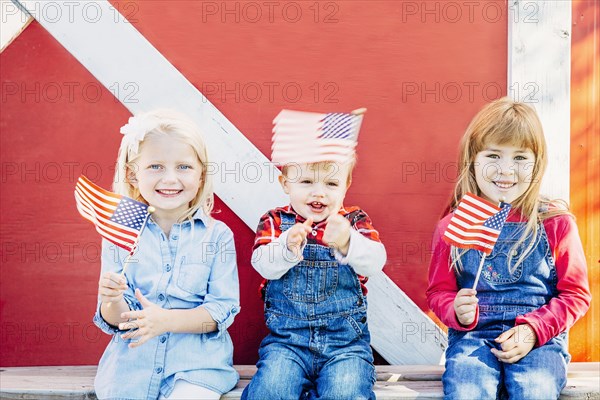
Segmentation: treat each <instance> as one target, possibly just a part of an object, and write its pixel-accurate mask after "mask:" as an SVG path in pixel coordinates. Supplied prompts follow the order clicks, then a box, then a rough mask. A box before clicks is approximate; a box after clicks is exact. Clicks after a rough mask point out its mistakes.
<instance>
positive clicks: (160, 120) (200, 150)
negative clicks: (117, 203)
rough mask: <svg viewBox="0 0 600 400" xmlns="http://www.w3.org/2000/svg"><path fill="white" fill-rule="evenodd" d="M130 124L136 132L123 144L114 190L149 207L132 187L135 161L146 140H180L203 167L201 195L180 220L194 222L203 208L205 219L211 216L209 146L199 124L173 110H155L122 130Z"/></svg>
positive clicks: (133, 119) (137, 118)
mask: <svg viewBox="0 0 600 400" xmlns="http://www.w3.org/2000/svg"><path fill="white" fill-rule="evenodd" d="M131 125H135V128H134V130H135V131H136V133H135V134H132V133H128V134H126V135H125V136H124V137H123V140H122V141H121V146H120V147H119V155H118V157H117V166H116V170H115V180H114V182H113V190H114V191H115V192H117V193H119V194H122V195H124V196H128V197H131V198H132V199H135V200H137V201H140V202H142V203H146V204H147V201H146V200H145V199H144V198H143V197H142V195H141V194H140V191H139V190H138V189H137V188H135V187H134V186H133V185H132V184H131V182H130V174H132V173H135V171H136V169H135V168H136V167H135V162H136V160H137V159H138V158H139V157H140V153H141V149H142V148H143V143H144V141H146V140H147V139H151V138H153V137H157V136H163V135H164V136H168V137H169V138H172V139H173V140H180V141H181V142H183V143H186V144H189V145H190V146H191V147H192V149H194V152H195V153H196V156H197V157H198V161H199V162H200V164H201V166H202V172H201V176H200V181H201V183H200V187H199V189H198V193H197V194H196V197H195V198H194V199H193V200H192V201H191V202H190V207H189V209H188V210H187V212H186V213H185V214H184V215H183V216H182V217H181V221H183V220H186V219H188V220H191V218H192V216H193V215H194V214H195V213H196V211H198V210H199V209H200V208H202V210H203V211H204V213H205V214H206V216H208V217H210V214H211V212H212V210H213V206H214V194H213V186H212V179H211V177H210V176H209V175H208V174H207V165H208V163H209V160H208V154H207V150H206V144H205V143H204V138H203V135H202V132H201V130H200V128H199V127H198V125H197V124H196V123H194V122H193V121H191V120H190V119H189V118H188V117H186V116H185V115H183V114H180V113H178V112H175V111H172V110H155V111H151V112H148V113H143V114H138V115H136V116H135V117H133V118H132V119H130V120H129V124H128V125H126V126H125V127H123V128H121V129H122V130H123V129H125V128H126V127H127V126H131Z"/></svg>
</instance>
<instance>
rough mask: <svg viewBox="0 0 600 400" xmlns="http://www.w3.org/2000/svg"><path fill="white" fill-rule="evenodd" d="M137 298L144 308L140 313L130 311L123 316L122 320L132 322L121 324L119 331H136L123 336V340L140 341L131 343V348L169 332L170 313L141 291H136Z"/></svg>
mask: <svg viewBox="0 0 600 400" xmlns="http://www.w3.org/2000/svg"><path fill="white" fill-rule="evenodd" d="M135 297H136V298H137V299H138V300H139V302H140V304H141V305H142V307H143V308H144V309H143V310H139V311H128V312H124V313H122V314H121V318H123V319H129V320H131V321H128V322H121V323H120V324H119V329H121V330H126V329H134V330H131V331H129V332H126V333H124V334H123V335H121V337H122V338H123V339H138V341H137V342H132V343H129V348H130V349H132V348H134V347H139V346H141V345H143V344H144V343H146V342H147V341H148V340H150V339H152V338H153V337H155V336H158V335H162V334H163V333H165V332H167V331H168V328H167V322H168V315H167V314H168V311H169V310H165V309H164V308H162V307H160V306H157V305H156V304H154V303H152V302H151V301H150V300H148V299H147V298H146V297H144V295H142V292H140V289H135Z"/></svg>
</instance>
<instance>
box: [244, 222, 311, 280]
mask: <svg viewBox="0 0 600 400" xmlns="http://www.w3.org/2000/svg"><path fill="white" fill-rule="evenodd" d="M275 217H276V216H275V215H274V213H272V212H269V213H267V214H265V215H263V216H262V218H261V220H260V222H259V225H258V229H257V233H256V239H255V241H254V251H253V252H252V260H251V263H252V266H253V267H254V269H255V270H256V271H257V272H258V273H259V274H260V275H261V276H262V277H263V278H265V279H279V278H281V277H282V276H283V275H285V274H286V273H287V272H288V271H289V270H290V268H292V267H294V266H295V265H296V264H298V263H299V262H300V261H302V251H303V250H304V246H305V244H306V236H307V235H308V233H309V232H310V231H311V225H312V220H311V219H308V220H306V221H304V223H302V224H300V223H298V224H295V225H294V226H292V227H291V228H290V229H288V230H287V231H285V232H283V233H281V234H279V226H278V224H277V223H276V222H275Z"/></svg>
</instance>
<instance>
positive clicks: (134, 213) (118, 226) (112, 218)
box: [75, 175, 149, 253]
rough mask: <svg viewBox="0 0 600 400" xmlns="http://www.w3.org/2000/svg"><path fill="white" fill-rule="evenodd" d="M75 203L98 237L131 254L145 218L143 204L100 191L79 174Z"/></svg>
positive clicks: (145, 206)
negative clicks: (94, 228) (93, 227)
mask: <svg viewBox="0 0 600 400" xmlns="http://www.w3.org/2000/svg"><path fill="white" fill-rule="evenodd" d="M75 202H76V203H77V210H78V211H79V214H81V216H82V217H83V218H85V219H87V220H89V221H90V222H92V223H93V224H94V225H95V226H96V230H97V231H98V233H99V234H100V235H101V236H102V237H104V238H105V239H106V240H108V241H110V242H112V243H114V244H116V245H117V246H119V247H122V248H124V249H126V250H128V251H129V252H130V253H132V252H133V251H134V249H135V246H136V243H137V239H138V237H139V235H140V234H141V231H142V229H143V227H144V224H145V222H146V219H147V218H148V215H149V214H148V206H147V205H146V204H144V203H140V202H139V201H135V200H132V199H130V198H129V197H126V196H121V195H120V194H116V193H112V192H109V191H108V190H104V189H102V188H101V187H100V186H98V185H95V184H94V183H92V182H91V181H90V180H89V179H88V178H86V177H85V176H83V175H82V176H80V177H79V179H78V180H77V184H76V185H75Z"/></svg>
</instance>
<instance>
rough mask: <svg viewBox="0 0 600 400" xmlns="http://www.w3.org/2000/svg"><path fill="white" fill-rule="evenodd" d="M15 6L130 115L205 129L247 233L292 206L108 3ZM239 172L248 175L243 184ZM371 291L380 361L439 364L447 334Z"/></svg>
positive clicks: (374, 287) (253, 156)
mask: <svg viewBox="0 0 600 400" xmlns="http://www.w3.org/2000/svg"><path fill="white" fill-rule="evenodd" d="M13 1H15V2H19V3H20V4H21V5H22V6H23V7H25V8H26V9H27V11H28V12H30V13H31V14H32V15H33V17H34V18H35V19H36V20H37V21H38V22H39V23H40V24H41V25H42V26H43V27H44V28H45V29H46V30H48V32H50V34H51V35H52V36H54V38H55V39H56V40H57V41H58V42H59V43H60V44H61V45H62V46H64V47H65V49H67V51H69V52H70V53H71V54H72V55H73V56H74V57H75V58H76V59H77V60H78V61H79V62H81V63H82V64H83V65H84V66H85V67H86V68H87V69H88V71H89V72H90V73H91V74H92V75H94V76H95V77H96V78H97V79H98V81H99V82H100V83H101V84H103V85H104V86H105V87H107V88H114V87H118V88H121V90H120V91H117V92H116V93H115V90H113V89H111V91H112V92H113V94H115V95H116V96H117V97H118V99H119V100H120V101H121V102H122V103H123V105H124V106H125V107H127V109H129V110H130V111H131V112H132V113H133V114H137V113H139V112H142V111H147V110H151V109H154V108H158V107H168V108H174V109H176V110H179V111H181V112H183V113H185V114H187V115H189V116H190V117H192V118H193V119H194V120H195V121H196V122H197V123H198V124H199V125H200V126H201V127H202V128H203V129H204V132H205V135H206V141H207V146H208V148H209V149H210V154H211V158H212V160H213V161H214V163H215V164H214V168H215V170H214V171H213V174H214V178H215V179H214V180H215V192H216V194H217V195H218V196H219V197H220V198H221V199H222V200H223V201H224V202H225V203H226V204H227V205H228V206H229V207H230V208H231V209H232V210H233V211H234V212H235V213H236V214H237V215H238V216H239V217H240V218H241V219H242V220H243V221H244V222H245V223H246V224H247V225H248V227H250V229H252V230H253V231H254V229H256V226H257V224H258V221H259V218H260V216H261V215H262V214H264V212H265V211H267V210H268V209H271V208H275V207H277V206H281V205H284V204H286V203H287V202H288V201H289V199H288V198H287V197H286V196H285V194H284V193H283V191H282V190H281V187H280V186H279V183H278V182H277V176H278V174H279V171H278V170H277V169H276V168H275V166H274V165H273V164H271V163H270V162H269V160H268V159H267V158H266V157H265V156H264V155H263V154H261V153H260V152H259V151H258V149H256V147H254V145H253V144H252V143H251V142H250V141H249V140H248V139H247V138H246V137H245V136H244V135H243V134H242V133H241V132H240V131H239V130H238V129H237V128H236V127H235V126H234V125H233V124H232V123H231V122H230V121H229V120H228V119H227V118H226V117H225V116H224V115H223V114H222V113H221V112H220V111H219V110H217V108H216V107H215V106H214V105H213V104H211V103H210V102H209V101H208V100H207V99H206V97H204V96H203V95H202V93H200V92H199V91H198V90H197V89H196V88H195V87H194V86H193V85H192V84H191V83H190V82H189V81H188V80H187V79H186V78H185V77H184V76H183V75H182V74H181V73H180V72H179V71H177V69H176V68H175V67H174V66H173V65H171V64H170V63H169V61H168V60H167V59H165V57H164V56H163V55H162V54H161V53H159V52H158V50H156V49H155V48H154V47H153V46H152V45H151V44H150V43H149V42H148V41H147V40H146V39H145V38H144V37H143V36H142V35H141V34H140V33H139V32H138V31H137V30H136V29H135V28H134V27H133V26H132V25H131V24H130V23H129V22H128V21H126V19H125V18H124V17H123V16H121V15H120V14H118V13H117V11H116V10H115V9H114V8H113V7H112V5H111V4H110V3H109V2H108V1H104V0H100V1H89V2H85V3H83V6H82V8H81V9H80V10H72V8H73V3H74V2H72V1H53V2H51V3H52V5H53V7H62V11H61V13H62V15H70V18H59V19H58V20H53V21H49V20H48V19H47V18H46V15H47V14H49V13H46V12H44V7H47V4H49V3H47V2H45V1H28V0H20V1H19V0H13ZM44 3H46V6H45V5H44ZM77 4H80V3H77ZM80 5H81V4H80ZM69 7H71V9H69ZM83 7H88V9H87V10H84V9H83ZM69 13H70V14H69ZM51 15H55V13H53V14H51ZM116 17H118V18H116ZM128 88H129V89H128ZM132 90H133V91H135V95H134V96H132V93H133V91H132ZM244 169H246V171H247V174H248V176H245V177H244V172H243V171H244ZM257 171H258V172H257ZM249 177H250V179H248V178H249ZM244 178H245V179H244ZM369 287H370V288H371V290H370V294H369V308H370V311H369V313H370V316H371V318H372V321H371V322H370V324H369V325H370V331H371V336H372V338H373V341H372V343H373V347H374V348H375V349H376V350H377V351H378V352H379V353H380V354H381V356H382V357H384V358H385V359H386V360H388V361H390V362H392V363H395V364H438V363H439V361H440V359H441V357H442V355H443V349H444V348H445V346H444V343H445V336H444V334H443V333H441V331H440V332H439V335H440V342H439V343H436V342H435V341H433V340H425V341H424V340H423V339H422V338H423V335H427V334H428V332H438V331H439V328H438V327H437V326H436V325H435V324H434V323H433V321H432V320H431V319H429V318H428V317H427V316H426V315H425V314H423V312H422V311H421V310H420V309H419V307H417V306H416V305H415V304H414V303H413V302H412V300H410V298H408V296H406V294H405V293H404V292H402V290H400V288H398V286H396V285H395V284H394V282H392V281H391V280H390V279H389V278H387V277H386V276H385V274H383V273H382V274H380V275H378V276H376V277H373V278H372V279H371V281H370V283H369ZM403 324H405V325H403ZM403 326H404V328H402V327H403ZM403 329H404V330H403ZM440 343H441V345H440Z"/></svg>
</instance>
